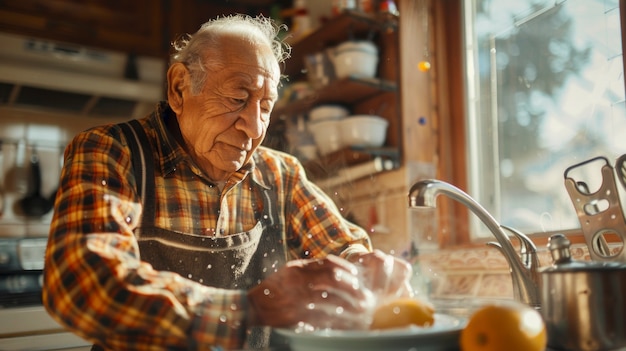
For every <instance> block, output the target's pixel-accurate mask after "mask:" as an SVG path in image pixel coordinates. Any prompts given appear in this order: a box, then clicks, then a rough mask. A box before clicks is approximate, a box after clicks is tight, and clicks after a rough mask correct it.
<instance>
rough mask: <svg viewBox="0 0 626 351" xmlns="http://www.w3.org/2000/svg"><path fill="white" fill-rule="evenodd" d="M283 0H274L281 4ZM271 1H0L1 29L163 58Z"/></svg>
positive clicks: (262, 7)
mask: <svg viewBox="0 0 626 351" xmlns="http://www.w3.org/2000/svg"><path fill="white" fill-rule="evenodd" d="M283 2H284V0H280V1H278V3H283ZM273 3H276V2H275V1H271V0H231V1H225V2H217V1H206V0H90V1H76V0H19V1H15V0H0V31H3V32H9V33H14V34H20V35H26V36H33V37H36V38H42V39H49V40H54V41H61V42H67V43H72V44H78V45H84V46H88V47H94V48H102V49H108V50H114V51H121V52H126V53H134V54H137V55H142V56H153V57H167V55H168V53H169V52H170V43H171V41H172V40H174V39H175V38H177V37H179V36H181V35H183V34H187V33H193V32H195V31H196V30H198V28H199V26H200V25H201V24H202V23H204V22H205V21H207V20H209V19H211V18H215V17H216V16H220V15H224V14H230V13H264V12H265V13H266V12H268V9H269V8H270V6H271V5H272V4H273Z"/></svg>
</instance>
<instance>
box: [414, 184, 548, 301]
mask: <svg viewBox="0 0 626 351" xmlns="http://www.w3.org/2000/svg"><path fill="white" fill-rule="evenodd" d="M440 194H443V195H446V196H448V197H450V198H452V199H453V200H456V201H458V202H460V203H461V204H463V205H464V206H465V207H467V208H468V209H469V210H470V211H472V212H473V213H474V214H475V215H476V216H477V217H478V218H479V219H480V220H481V221H482V223H484V224H485V226H486V227H487V228H488V229H489V231H490V232H491V233H492V234H493V235H494V236H495V237H496V240H497V241H498V242H497V243H489V244H490V245H491V246H494V247H496V248H497V249H498V250H499V251H500V252H502V254H503V255H504V257H505V258H506V260H507V262H508V264H509V268H510V271H511V278H512V280H513V293H514V297H515V299H516V300H518V301H521V302H523V303H525V304H527V305H530V306H532V307H535V308H539V307H540V287H539V284H540V283H541V280H540V278H539V273H538V268H539V260H538V258H537V248H536V247H535V244H534V243H533V242H532V241H531V240H530V239H529V238H528V237H527V236H526V235H524V234H523V233H521V232H519V231H516V230H514V229H512V228H509V227H504V226H502V225H500V224H499V223H498V221H496V219H495V218H494V217H493V216H492V215H491V214H490V213H489V212H488V211H487V210H486V209H485V208H484V207H483V206H481V205H480V204H479V203H478V202H477V201H476V200H474V199H473V198H472V197H470V196H469V195H468V194H467V193H465V192H464V191H463V190H461V189H459V188H457V187H455V186H454V185H452V184H449V183H446V182H443V181H440V180H435V179H427V180H421V181H418V182H417V183H415V184H413V186H412V187H411V190H410V191H409V207H410V208H421V207H436V198H437V196H438V195H440ZM503 228H505V229H507V230H508V231H510V232H511V233H512V234H513V235H514V236H515V237H516V238H517V239H518V240H519V241H520V247H521V253H520V255H521V257H520V255H518V253H517V251H516V250H515V248H514V247H513V244H512V243H511V240H510V239H509V236H508V235H507V234H506V232H504V230H503Z"/></svg>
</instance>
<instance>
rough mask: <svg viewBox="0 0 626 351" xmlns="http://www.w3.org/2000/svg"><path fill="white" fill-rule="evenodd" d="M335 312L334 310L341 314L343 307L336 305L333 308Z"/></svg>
mask: <svg viewBox="0 0 626 351" xmlns="http://www.w3.org/2000/svg"><path fill="white" fill-rule="evenodd" d="M335 312H336V313H337V314H342V313H343V307H341V306H337V308H336V309H335Z"/></svg>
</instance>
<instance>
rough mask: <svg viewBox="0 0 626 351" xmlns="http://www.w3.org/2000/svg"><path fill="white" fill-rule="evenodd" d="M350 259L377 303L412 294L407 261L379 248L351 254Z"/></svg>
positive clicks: (410, 270) (411, 272)
mask: <svg viewBox="0 0 626 351" xmlns="http://www.w3.org/2000/svg"><path fill="white" fill-rule="evenodd" d="M350 261H351V262H353V263H354V264H355V265H356V266H357V268H358V269H359V272H360V277H361V281H362V283H363V286H364V287H366V288H368V289H369V290H370V291H372V292H373V293H374V295H375V297H376V300H377V302H376V303H377V304H380V303H383V302H384V300H388V299H393V298H399V297H412V296H413V289H412V288H411V283H410V280H411V275H412V274H413V269H412V268H411V265H410V264H409V263H408V262H406V261H404V260H402V259H399V258H397V257H394V256H392V255H388V254H385V253H384V252H382V251H380V250H374V251H373V252H367V253H356V254H352V255H350Z"/></svg>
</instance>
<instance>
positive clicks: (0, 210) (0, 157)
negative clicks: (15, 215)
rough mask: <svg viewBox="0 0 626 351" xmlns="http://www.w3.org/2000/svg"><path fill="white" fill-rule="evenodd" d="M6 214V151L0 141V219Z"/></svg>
mask: <svg viewBox="0 0 626 351" xmlns="http://www.w3.org/2000/svg"><path fill="white" fill-rule="evenodd" d="M3 214H4V151H3V150H2V141H1V140H0V218H2V215H3Z"/></svg>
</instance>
